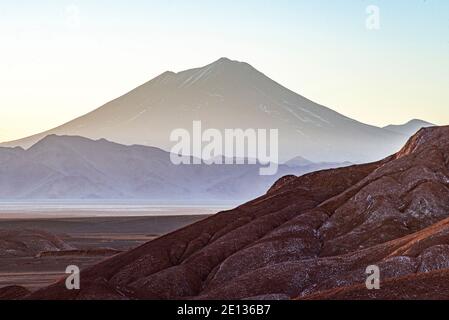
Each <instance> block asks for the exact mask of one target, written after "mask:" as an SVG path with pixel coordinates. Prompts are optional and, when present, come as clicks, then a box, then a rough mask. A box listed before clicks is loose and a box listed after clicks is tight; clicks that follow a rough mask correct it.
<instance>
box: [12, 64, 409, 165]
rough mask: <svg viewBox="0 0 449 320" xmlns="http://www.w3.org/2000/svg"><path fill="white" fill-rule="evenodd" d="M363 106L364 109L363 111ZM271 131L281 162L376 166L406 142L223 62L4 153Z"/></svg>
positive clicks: (148, 86)
mask: <svg viewBox="0 0 449 320" xmlns="http://www.w3.org/2000/svg"><path fill="white" fill-rule="evenodd" d="M361 107H363V106H361ZM194 120H201V121H202V123H203V127H204V128H216V129H221V130H223V129H226V128H242V129H246V128H267V129H268V128H274V129H279V134H280V156H281V157H280V160H281V161H287V160H289V159H292V158H294V157H296V156H298V155H301V156H305V157H307V158H308V159H310V160H312V161H314V162H318V161H319V162H323V161H326V162H336V161H337V162H342V161H351V162H359V161H371V160H377V159H380V158H382V157H384V156H386V155H387V154H391V153H393V152H396V151H397V150H398V149H399V148H400V146H401V145H403V143H404V142H405V141H406V139H407V138H408V137H406V136H404V135H403V134H400V133H396V132H392V131H390V130H384V129H381V128H378V127H374V126H370V125H366V124H363V123H360V122H358V121H355V120H353V119H350V118H348V117H345V116H343V115H341V114H339V113H337V112H335V111H333V110H331V109H328V108H326V107H323V106H321V105H318V104H316V103H314V102H312V101H310V100H308V99H306V98H304V97H302V96H300V95H298V94H296V93H295V92H292V91H290V90H288V89H286V88H285V87H283V86H282V85H280V84H278V83H276V82H275V81H273V80H271V79H270V78H268V77H267V76H265V75H264V74H263V73H261V72H259V71H257V70H256V69H255V68H253V67H252V66H251V65H249V64H247V63H243V62H237V61H231V60H229V59H226V58H222V59H219V60H218V61H216V62H214V63H212V64H209V65H207V66H205V67H202V68H197V69H192V70H187V71H183V72H179V73H174V72H165V73H163V74H161V75H160V76H158V77H156V78H154V79H153V80H151V81H149V82H147V83H145V84H143V85H142V86H140V87H138V88H136V89H134V90H132V91H131V92H129V93H127V94H125V95H123V96H121V97H119V98H117V99H115V100H113V101H111V102H109V103H107V104H105V105H104V106H102V107H100V108H98V109H96V110H95V111H92V112H90V113H88V114H86V115H84V116H82V117H80V118H77V119H75V120H73V121H70V122H68V123H66V124H64V125H62V126H60V127H57V128H55V129H52V130H49V131H46V132H43V133H41V134H37V135H34V136H31V137H28V138H25V139H21V140H17V141H13V142H9V143H4V144H3V146H9V147H11V146H22V147H25V148H27V147H29V146H31V145H33V144H34V143H36V142H37V141H39V140H40V139H42V138H43V137H45V136H47V135H49V134H57V135H77V136H84V137H88V138H92V139H101V138H106V139H108V140H110V141H114V142H118V143H121V144H127V145H130V144H142V145H148V146H154V147H159V148H162V149H164V150H166V151H169V150H170V149H171V147H172V146H173V143H172V142H170V141H169V135H170V133H171V131H172V130H173V129H175V128H185V129H190V130H191V127H192V121H194Z"/></svg>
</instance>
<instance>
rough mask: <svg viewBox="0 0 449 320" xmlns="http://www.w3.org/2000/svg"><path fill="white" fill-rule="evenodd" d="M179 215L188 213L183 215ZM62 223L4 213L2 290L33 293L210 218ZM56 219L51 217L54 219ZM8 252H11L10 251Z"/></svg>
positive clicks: (70, 220)
mask: <svg viewBox="0 0 449 320" xmlns="http://www.w3.org/2000/svg"><path fill="white" fill-rule="evenodd" d="M179 212H180V213H186V212H185V211H183V210H180V211H179ZM199 212H200V213H202V214H199V215H194V214H188V215H169V216H136V217H129V216H128V217H123V216H121V217H107V216H105V215H107V213H105V212H103V213H101V214H100V213H97V215H100V217H89V216H88V214H86V213H85V212H84V213H78V214H81V215H82V217H81V218H74V217H70V216H73V215H74V214H77V213H76V212H66V213H61V215H62V216H64V217H63V218H57V217H54V214H51V215H46V214H45V213H42V212H41V213H30V212H28V213H23V214H18V213H11V212H10V213H5V212H4V213H2V218H0V242H1V243H2V245H3V246H5V248H2V249H5V250H2V254H0V288H2V287H6V286H11V285H19V286H23V287H25V288H27V289H28V290H30V291H34V290H36V289H38V288H41V287H45V286H48V285H50V284H52V283H53V282H55V281H56V280H58V279H60V278H61V277H62V276H64V274H65V269H66V267H67V266H69V265H76V266H78V267H79V268H80V269H83V268H85V267H87V266H90V265H93V264H96V263H98V262H99V261H101V260H103V259H105V258H107V257H110V256H112V255H114V254H117V253H119V252H122V251H126V250H129V249H132V248H135V247H137V246H139V245H141V244H143V243H145V242H147V241H149V240H152V239H154V238H157V237H159V236H161V235H164V234H167V233H169V232H171V231H174V230H177V229H179V228H182V227H184V226H186V225H189V224H191V223H194V222H196V221H199V220H201V219H204V218H206V217H208V215H207V214H204V213H203V212H201V210H200V211H199ZM51 216H53V217H51ZM6 247H7V248H6Z"/></svg>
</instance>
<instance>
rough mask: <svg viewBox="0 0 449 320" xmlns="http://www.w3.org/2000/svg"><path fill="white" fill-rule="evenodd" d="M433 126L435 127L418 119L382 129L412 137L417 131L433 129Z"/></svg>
mask: <svg viewBox="0 0 449 320" xmlns="http://www.w3.org/2000/svg"><path fill="white" fill-rule="evenodd" d="M433 126H435V125H434V124H432V123H430V122H427V121H423V120H419V119H413V120H410V121H409V122H407V123H405V124H400V125H389V126H386V127H384V129H386V130H390V131H393V132H396V133H399V134H403V135H406V136H412V135H413V134H415V133H416V132H418V130H419V129H422V128H428V127H433Z"/></svg>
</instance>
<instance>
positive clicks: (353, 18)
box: [0, 0, 449, 141]
mask: <svg viewBox="0 0 449 320" xmlns="http://www.w3.org/2000/svg"><path fill="white" fill-rule="evenodd" d="M369 5H376V6H378V7H379V9H380V30H368V29H367V28H366V19H367V16H368V15H367V13H366V8H367V6H369ZM220 57H228V58H230V59H233V60H240V61H246V62H248V63H250V64H252V65H253V66H254V67H256V68H257V69H259V70H260V71H262V72H264V73H265V74H266V75H268V76H269V77H271V78H272V79H273V80H275V81H277V82H279V83H281V84H283V85H284V86H286V87H288V88H289V89H292V90H293V91H295V92H297V93H299V94H301V95H304V96H306V97H307V98H309V99H311V100H314V101H316V102H318V103H321V104H323V105H325V106H327V107H329V108H332V109H334V110H336V111H338V112H340V113H342V114H344V115H347V116H349V117H352V118H354V119H356V120H359V121H362V122H365V123H369V124H374V125H379V126H383V125H387V124H390V123H395V124H398V123H403V122H406V121H408V120H410V119H413V118H420V119H423V120H427V121H430V122H434V123H436V124H449V90H448V84H449V1H447V0H395V1H391V0H378V1H374V0H373V1H371V0H370V1H364V0H327V1H325V0H321V1H319V0H313V1H312V0H307V1H305V0H304V1H302V0H296V1H292V0H290V1H288V0H238V1H237V0H235V1H231V0H226V1H225V0H221V1H216V0H195V1H186V0H182V1H181V0H160V1H156V0H152V1H151V0H146V1H112V0H110V1H105V0H97V1H92V0H89V1H87V0H84V1H83V0H73V1H65V0H53V1H50V0H41V1H31V0H22V1H17V0H16V1H9V0H2V1H1V2H0V88H1V89H0V141H7V140H12V139H17V138H22V137H24V136H27V135H30V134H33V133H38V132H40V131H43V130H46V129H50V128H52V127H55V126H57V125H60V124H62V123H64V122H66V121H69V120H72V119H73V118H75V117H77V116H80V115H82V114H85V113H87V112H89V111H91V110H93V109H95V108H97V107H99V106H101V105H103V104H104V103H106V102H108V101H109V100H111V99H114V98H116V97H118V96H120V95H122V94H124V93H126V92H128V91H130V90H131V89H133V88H134V87H136V86H138V85H140V84H142V83H144V82H146V81H148V80H150V79H152V78H154V77H155V76H157V75H158V74H160V73H162V72H164V71H166V70H171V71H175V72H176V71H181V70H184V69H188V68H192V67H198V66H203V65H206V64H208V63H210V62H213V61H215V60H217V59H218V58H220Z"/></svg>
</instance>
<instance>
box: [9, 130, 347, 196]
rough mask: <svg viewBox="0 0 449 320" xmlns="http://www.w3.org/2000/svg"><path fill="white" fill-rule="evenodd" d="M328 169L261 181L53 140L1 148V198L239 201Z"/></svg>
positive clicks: (229, 169) (239, 171)
mask: <svg viewBox="0 0 449 320" xmlns="http://www.w3.org/2000/svg"><path fill="white" fill-rule="evenodd" d="M338 166H339V165H338V164H335V165H333V167H338ZM328 167H329V165H328V164H326V165H321V164H315V165H314V164H308V165H307V166H294V167H289V166H285V165H281V166H280V167H279V171H278V173H277V174H276V175H275V176H260V175H259V168H260V167H259V165H248V164H246V165H212V166H209V165H205V164H202V165H180V166H176V165H174V164H172V163H171V161H170V154H169V153H168V152H165V151H163V150H161V149H158V148H154V147H147V146H140V145H133V146H125V145H120V144H117V143H112V142H109V141H107V140H105V139H102V140H98V141H93V140H90V139H87V138H82V137H74V136H56V135H50V136H47V137H45V138H44V139H42V140H41V141H39V142H38V143H36V144H35V145H33V146H32V147H31V148H29V149H28V150H24V149H22V148H0V176H1V179H0V199H136V198H138V199H146V200H154V201H174V200H176V201H186V202H201V201H208V202H210V201H219V200H233V201H238V200H248V199H250V198H252V197H255V196H259V195H262V194H264V193H265V192H266V190H267V189H268V188H269V187H270V186H271V185H272V184H273V183H274V182H275V181H276V180H277V179H278V178H279V177H281V176H282V175H285V174H303V173H306V172H310V171H314V170H319V169H322V168H328Z"/></svg>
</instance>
